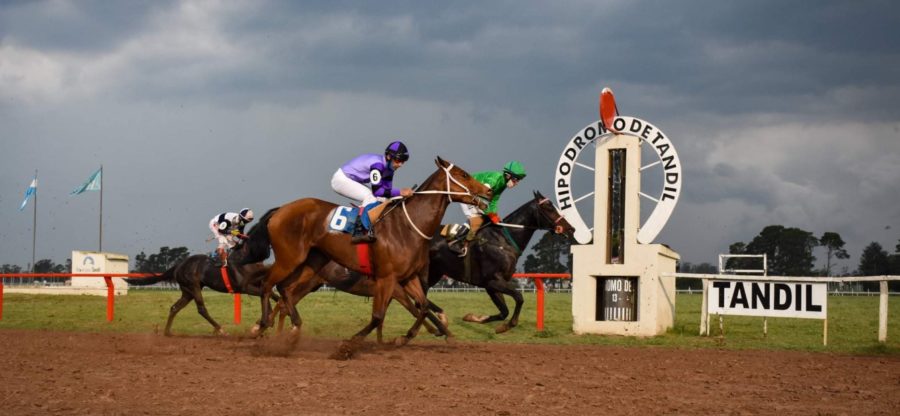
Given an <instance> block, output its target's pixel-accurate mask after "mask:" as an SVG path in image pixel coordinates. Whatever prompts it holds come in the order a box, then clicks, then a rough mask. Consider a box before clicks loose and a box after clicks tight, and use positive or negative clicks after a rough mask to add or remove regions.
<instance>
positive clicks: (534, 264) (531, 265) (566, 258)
mask: <svg viewBox="0 0 900 416" xmlns="http://www.w3.org/2000/svg"><path fill="white" fill-rule="evenodd" d="M571 246H572V242H571V241H570V240H569V239H568V238H567V237H566V236H564V235H559V234H555V233H544V235H543V236H542V237H541V239H540V240H538V242H537V243H535V244H534V245H533V246H531V249H532V250H534V254H529V255H528V256H527V257H525V270H527V271H529V272H534V273H569V272H571V266H572V258H571V257H572V256H571V249H570V247H571Z"/></svg>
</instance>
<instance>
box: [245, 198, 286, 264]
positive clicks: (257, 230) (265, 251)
mask: <svg viewBox="0 0 900 416" xmlns="http://www.w3.org/2000/svg"><path fill="white" fill-rule="evenodd" d="M277 210H278V208H277V207H276V208H272V209H270V210H269V212H266V215H263V216H262V218H260V219H259V222H258V223H256V225H254V226H253V227H252V228H250V231H249V232H248V233H247V237H249V238H248V239H247V241H246V242H244V244H246V245H247V248H248V249H249V253H248V254H247V255H246V256H244V258H243V259H241V260H240V261H239V263H240V264H241V265H245V264H251V263H259V262H261V261H263V260H265V259H267V258H269V248H270V247H271V246H272V242H271V241H270V240H269V219H271V218H272V214H274V213H275V211H277Z"/></svg>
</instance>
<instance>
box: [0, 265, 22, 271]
mask: <svg viewBox="0 0 900 416" xmlns="http://www.w3.org/2000/svg"><path fill="white" fill-rule="evenodd" d="M0 273H22V266H17V265H15V264H4V265H2V266H0Z"/></svg>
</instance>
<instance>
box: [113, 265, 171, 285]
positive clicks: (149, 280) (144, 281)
mask: <svg viewBox="0 0 900 416" xmlns="http://www.w3.org/2000/svg"><path fill="white" fill-rule="evenodd" d="M176 267H178V264H176V265H174V266H172V267H170V268H169V270H166V271H164V272H162V273H161V274H158V275H156V276H151V277H143V278H141V277H137V278H129V279H125V282H127V283H128V284H129V285H135V286H148V285H152V284H155V283H159V282H174V281H175V268H176Z"/></svg>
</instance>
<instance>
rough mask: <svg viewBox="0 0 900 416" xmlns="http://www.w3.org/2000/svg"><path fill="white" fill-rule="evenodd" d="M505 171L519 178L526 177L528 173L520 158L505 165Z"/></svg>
mask: <svg viewBox="0 0 900 416" xmlns="http://www.w3.org/2000/svg"><path fill="white" fill-rule="evenodd" d="M503 173H508V174H510V175H512V176H513V177H515V178H516V179H519V180H522V179H524V178H525V175H526V173H525V167H524V166H522V162H519V161H518V160H513V161H511V162H509V163H507V164H506V165H504V166H503Z"/></svg>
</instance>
